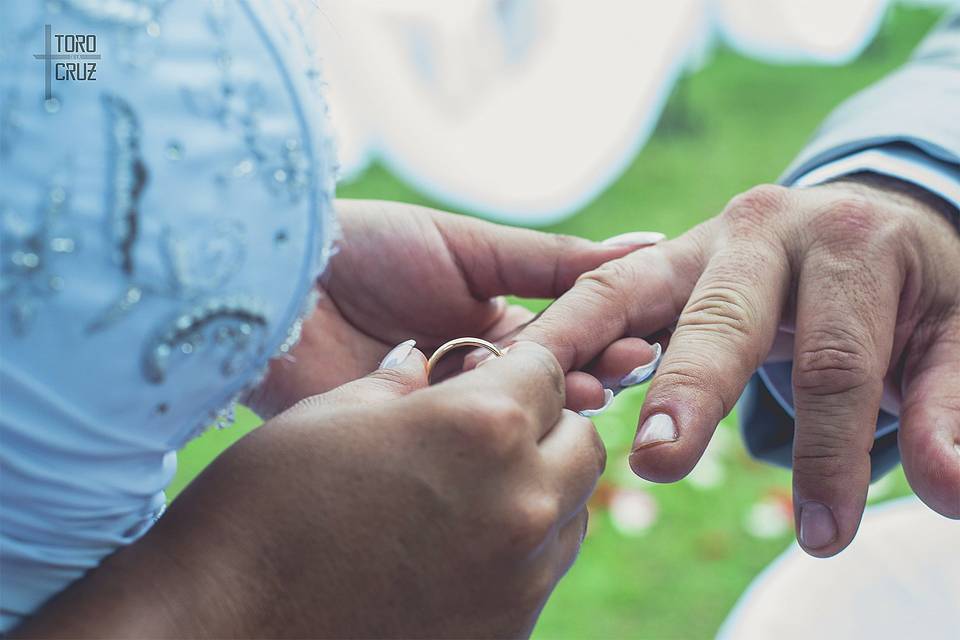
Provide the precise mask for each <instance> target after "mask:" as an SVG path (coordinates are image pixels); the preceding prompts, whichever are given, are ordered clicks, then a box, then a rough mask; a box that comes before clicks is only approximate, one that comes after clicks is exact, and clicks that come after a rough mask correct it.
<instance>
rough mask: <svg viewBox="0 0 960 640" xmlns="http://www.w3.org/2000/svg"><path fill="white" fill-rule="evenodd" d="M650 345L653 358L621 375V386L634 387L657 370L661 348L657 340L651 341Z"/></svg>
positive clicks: (661, 353)
mask: <svg viewBox="0 0 960 640" xmlns="http://www.w3.org/2000/svg"><path fill="white" fill-rule="evenodd" d="M652 346H653V360H651V361H650V362H648V363H647V364H644V365H640V366H639V367H637V368H636V369H634V370H633V371H631V372H630V373H628V374H627V375H625V376H623V378H622V379H621V380H620V386H621V387H635V386H636V385H638V384H640V383H642V382H646V381H647V380H649V379H650V376H652V375H653V373H654V372H655V371H656V370H657V366H659V365H660V357H661V356H662V355H663V350H662V349H661V347H660V343H659V342H655V343H653V345H652Z"/></svg>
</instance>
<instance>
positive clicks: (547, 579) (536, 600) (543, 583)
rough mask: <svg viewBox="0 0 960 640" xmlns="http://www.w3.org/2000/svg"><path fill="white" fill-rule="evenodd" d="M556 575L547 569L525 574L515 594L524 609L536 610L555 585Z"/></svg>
mask: <svg viewBox="0 0 960 640" xmlns="http://www.w3.org/2000/svg"><path fill="white" fill-rule="evenodd" d="M556 583H557V577H556V576H555V575H554V572H553V571H550V570H549V569H546V568H544V569H540V570H538V571H534V572H533V573H531V574H529V575H527V576H526V578H525V580H524V581H523V583H522V584H521V585H520V588H519V593H518V594H517V596H516V597H517V599H518V602H519V604H520V606H521V608H522V609H524V610H538V609H539V608H540V607H541V606H542V605H543V603H544V601H545V600H546V599H547V597H548V596H549V595H550V592H551V591H553V588H554V587H555V586H556Z"/></svg>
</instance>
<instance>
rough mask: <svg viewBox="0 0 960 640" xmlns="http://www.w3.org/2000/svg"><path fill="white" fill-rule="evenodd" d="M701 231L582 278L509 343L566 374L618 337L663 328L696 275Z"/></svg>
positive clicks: (700, 259)
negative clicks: (537, 353)
mask: <svg viewBox="0 0 960 640" xmlns="http://www.w3.org/2000/svg"><path fill="white" fill-rule="evenodd" d="M704 229H705V225H701V226H700V227H696V228H694V229H693V230H691V231H689V232H688V233H686V234H684V235H683V236H681V237H679V238H677V239H675V240H669V241H666V242H661V243H659V244H657V245H656V246H653V247H647V248H644V249H640V250H638V251H635V252H633V253H631V254H629V255H626V256H624V257H622V258H619V259H617V260H611V261H610V262H607V263H605V264H603V265H601V266H600V267H598V268H597V269H594V270H592V271H589V272H587V273H585V274H583V275H582V276H580V278H578V279H577V281H576V283H575V284H574V286H573V287H572V288H571V289H570V290H569V291H567V292H566V293H565V294H563V295H562V296H560V297H559V298H557V300H556V301H555V302H554V303H553V304H552V305H550V307H548V308H547V309H546V310H545V311H544V312H543V313H542V314H540V316H539V317H538V318H536V319H535V320H534V321H533V322H531V323H530V324H529V325H527V326H526V327H525V328H524V329H523V330H521V331H520V332H519V333H518V334H517V335H516V336H515V339H516V340H529V341H532V342H536V343H538V344H542V345H543V346H545V347H546V348H547V349H549V350H550V351H551V352H552V353H553V355H554V356H556V358H557V360H558V361H559V363H560V366H561V367H562V368H563V370H564V371H570V370H572V369H579V368H581V367H583V366H584V365H586V364H587V363H588V362H590V361H591V360H593V358H595V357H596V356H597V355H599V354H600V353H601V352H602V351H603V349H604V348H606V347H607V345H609V344H610V343H612V342H613V341H614V340H616V339H618V338H621V337H624V336H633V337H644V336H647V335H649V334H651V333H653V332H655V331H657V330H659V329H662V328H664V327H666V326H669V325H670V324H672V323H673V322H674V321H675V320H676V319H677V317H678V316H679V314H680V309H682V308H683V305H684V302H685V301H686V300H687V298H688V297H689V295H690V292H691V291H692V290H693V285H694V284H695V283H696V280H697V277H698V276H699V275H700V272H701V270H702V262H703V254H704V252H703V249H702V244H701V242H702V240H701V239H702V237H703V235H704Z"/></svg>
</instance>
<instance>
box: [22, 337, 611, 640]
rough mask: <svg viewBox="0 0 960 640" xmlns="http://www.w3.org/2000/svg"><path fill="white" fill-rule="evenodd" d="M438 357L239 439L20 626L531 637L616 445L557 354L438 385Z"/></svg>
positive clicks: (83, 630)
mask: <svg viewBox="0 0 960 640" xmlns="http://www.w3.org/2000/svg"><path fill="white" fill-rule="evenodd" d="M425 364H426V363H425V359H424V356H423V354H422V353H420V352H419V351H417V350H416V349H413V348H411V347H409V346H401V348H399V349H398V350H397V351H396V352H394V353H393V354H392V355H391V357H390V358H388V366H387V367H385V368H383V369H381V370H379V371H377V372H376V373H374V374H372V375H370V376H368V377H365V378H363V379H360V380H357V381H354V382H352V383H349V384H347V385H344V386H342V387H338V388H337V389H335V390H333V391H331V392H329V393H327V394H324V395H321V396H315V397H311V398H310V399H307V400H304V401H303V402H301V403H299V404H297V405H296V406H294V407H293V408H291V409H290V410H289V411H287V412H285V413H283V414H281V415H280V416H278V417H277V418H275V419H274V420H271V421H269V422H268V423H267V424H265V425H264V426H263V427H261V428H260V429H257V430H255V431H254V432H253V433H251V434H250V435H248V436H246V437H245V438H243V439H242V440H240V442H238V443H237V444H236V445H234V446H233V447H231V448H230V449H228V450H227V451H226V452H225V453H224V454H223V455H221V456H220V457H219V458H217V460H216V461H214V462H213V464H212V465H211V466H210V467H208V468H207V469H206V470H205V471H204V472H203V473H202V474H201V475H200V476H199V477H198V478H197V479H196V480H195V481H194V482H193V483H192V484H191V485H190V486H189V487H188V488H187V489H186V491H185V492H184V493H183V494H182V495H181V496H180V497H178V498H177V500H176V501H175V502H174V503H173V504H172V505H171V507H170V509H169V511H168V512H167V514H166V515H165V516H164V517H163V518H161V519H160V521H159V522H158V523H157V524H156V526H155V527H154V528H153V529H152V530H151V531H149V532H148V533H147V534H146V535H145V536H144V538H143V539H142V540H140V541H139V542H137V543H135V544H133V545H131V546H130V547H127V548H125V549H123V550H122V551H120V552H118V553H117V554H115V555H114V556H112V557H110V558H108V559H107V561H106V562H104V563H103V564H102V565H101V566H100V567H98V568H96V569H94V570H93V571H91V572H90V573H89V574H88V575H87V576H86V577H85V578H84V579H82V580H80V581H78V582H77V583H75V584H74V585H73V586H72V587H70V588H69V589H67V590H66V591H65V592H63V593H62V594H61V595H60V596H58V597H57V598H55V599H54V601H53V602H51V603H50V604H49V605H47V606H46V607H45V608H44V609H43V610H41V611H40V612H39V613H38V614H37V615H36V616H35V617H34V618H32V619H31V620H30V621H29V622H28V623H27V624H26V626H25V627H24V628H23V629H20V630H18V632H17V635H18V637H19V636H25V637H50V636H57V637H104V636H111V637H154V638H159V637H181V638H182V637H198V636H205V637H206V636H210V637H222V638H238V637H266V636H271V637H281V636H282V637H291V638H292V637H297V638H318V637H324V638H327V637H330V638H334V637H336V638H343V637H363V638H388V637H389V638H414V637H424V638H450V637H471V638H492V637H497V638H499V637H521V636H526V635H528V634H529V633H530V630H531V629H532V627H533V624H534V622H535V620H536V617H537V615H538V613H539V611H540V609H541V608H542V607H543V604H544V602H545V601H546V599H547V597H548V596H549V594H550V592H551V591H552V590H553V588H554V586H555V585H556V583H557V581H558V580H559V579H560V578H561V576H563V574H564V573H565V572H566V570H567V569H568V568H569V566H570V564H571V563H572V562H573V560H574V558H575V557H576V555H577V552H578V550H579V548H580V543H581V540H582V538H583V533H584V531H585V527H586V522H587V511H586V508H585V506H584V505H585V503H586V500H587V498H588V496H589V495H590V494H591V493H592V491H593V488H594V485H595V484H596V481H597V478H598V477H599V475H600V473H601V472H602V470H603V465H604V461H605V454H604V450H603V445H602V443H601V442H600V439H599V437H598V436H597V432H596V430H595V429H594V428H593V425H591V424H590V422H589V421H588V420H587V419H586V418H582V417H580V416H578V415H577V414H575V413H573V412H571V411H568V410H564V409H563V404H564V396H563V394H564V391H563V389H564V385H563V371H562V370H561V369H560V366H559V364H558V363H557V361H556V359H555V358H554V357H553V356H552V355H551V354H550V352H548V351H547V350H546V349H544V348H543V347H540V346H538V345H535V344H533V343H518V344H517V346H515V347H512V348H511V349H510V351H509V352H508V353H507V354H506V355H504V356H503V357H502V358H497V359H495V360H492V361H490V362H488V363H486V364H484V365H482V366H480V367H478V368H477V369H476V370H473V371H469V372H467V373H464V374H463V375H461V376H458V377H456V378H453V379H450V380H447V381H444V382H441V383H439V384H437V385H434V386H431V387H426V384H427V381H426V371H425ZM91 612H96V613H95V614H94V615H91Z"/></svg>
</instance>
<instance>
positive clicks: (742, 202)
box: [721, 184, 789, 226]
mask: <svg viewBox="0 0 960 640" xmlns="http://www.w3.org/2000/svg"><path fill="white" fill-rule="evenodd" d="M788 195H789V190H788V189H786V188H785V187H781V186H778V185H773V184H761V185H757V186H755V187H753V188H751V189H749V190H747V191H745V192H743V193H741V194H739V195H737V196H735V197H734V198H733V199H731V200H730V202H729V204H727V206H726V208H725V209H724V210H723V213H722V214H721V215H722V216H723V218H724V219H725V220H727V222H729V223H732V224H734V225H736V226H741V225H749V226H755V225H761V224H763V223H764V222H766V221H767V220H768V219H769V218H770V216H772V215H775V214H777V213H779V212H780V211H782V210H783V209H785V208H786V203H787V198H788Z"/></svg>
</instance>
